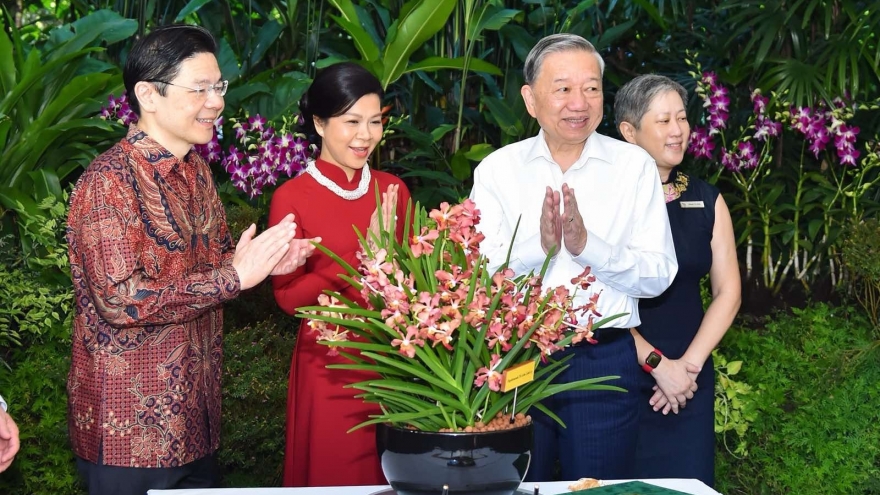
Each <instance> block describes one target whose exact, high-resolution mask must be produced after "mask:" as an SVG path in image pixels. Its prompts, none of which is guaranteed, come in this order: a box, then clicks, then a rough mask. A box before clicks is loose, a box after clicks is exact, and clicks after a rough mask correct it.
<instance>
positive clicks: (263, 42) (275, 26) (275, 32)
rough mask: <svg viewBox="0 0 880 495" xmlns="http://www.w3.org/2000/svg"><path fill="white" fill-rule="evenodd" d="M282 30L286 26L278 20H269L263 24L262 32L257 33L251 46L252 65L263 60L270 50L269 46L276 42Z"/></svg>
mask: <svg viewBox="0 0 880 495" xmlns="http://www.w3.org/2000/svg"><path fill="white" fill-rule="evenodd" d="M282 31H284V26H282V25H281V24H279V23H278V22H277V21H269V22H267V23H266V24H263V27H262V28H260V32H259V33H257V36H256V38H255V41H254V43H253V45H252V46H251V56H250V59H249V60H250V64H251V65H250V66H251V67H253V66H255V65H257V64H258V63H259V62H260V61H261V60H263V57H264V56H265V55H266V51H267V50H269V47H270V46H272V44H273V43H275V41H276V40H277V39H278V37H279V36H280V35H281V32H282Z"/></svg>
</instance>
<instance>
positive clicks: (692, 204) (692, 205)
mask: <svg viewBox="0 0 880 495" xmlns="http://www.w3.org/2000/svg"><path fill="white" fill-rule="evenodd" d="M681 207H682V208H704V207H705V206H704V205H703V202H702V201H682V202H681Z"/></svg>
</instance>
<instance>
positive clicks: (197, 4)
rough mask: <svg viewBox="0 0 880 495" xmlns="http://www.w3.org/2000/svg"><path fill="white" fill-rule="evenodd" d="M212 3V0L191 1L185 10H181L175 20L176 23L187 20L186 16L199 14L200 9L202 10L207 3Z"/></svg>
mask: <svg viewBox="0 0 880 495" xmlns="http://www.w3.org/2000/svg"><path fill="white" fill-rule="evenodd" d="M210 1H211V0H190V2H189V3H188V4H186V6H185V7H184V8H182V9H180V12H179V13H178V14H177V17H175V18H174V22H181V21H183V20H184V19H185V18H186V16H188V15H190V14H193V13H195V12H198V10H199V9H200V8H202V6H204V5H205V4H206V3H208V2H210Z"/></svg>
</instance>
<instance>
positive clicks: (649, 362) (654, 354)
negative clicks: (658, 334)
mask: <svg viewBox="0 0 880 495" xmlns="http://www.w3.org/2000/svg"><path fill="white" fill-rule="evenodd" d="M661 359H663V353H662V352H660V349H657V348H655V349H654V350H653V351H651V353H650V354H648V357H647V358H646V359H645V364H643V365H642V369H643V370H644V371H645V373H650V372H652V371H654V368H656V367H657V365H659V364H660V360H661Z"/></svg>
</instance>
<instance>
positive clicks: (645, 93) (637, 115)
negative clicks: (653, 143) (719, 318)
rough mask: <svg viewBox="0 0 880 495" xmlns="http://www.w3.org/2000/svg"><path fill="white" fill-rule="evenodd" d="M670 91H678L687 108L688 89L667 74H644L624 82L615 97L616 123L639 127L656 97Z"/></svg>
mask: <svg viewBox="0 0 880 495" xmlns="http://www.w3.org/2000/svg"><path fill="white" fill-rule="evenodd" d="M668 91H675V92H676V93H678V96H681V101H682V103H684V106H685V108H687V104H688V95H687V91H685V89H684V87H683V86H682V85H681V84H679V83H677V82H675V81H673V80H672V79H670V78H668V77H666V76H660V75H657V74H644V75H641V76H638V77H636V78H635V79H633V80H632V81H630V82H628V83H626V84H624V85H623V87H621V88H620V90H618V91H617V95H616V96H615V97H614V124H615V125H616V126H617V127H620V124H621V123H622V122H629V123H630V124H632V125H633V127H635V128H636V129H639V128H640V127H641V125H642V118H643V117H644V116H645V114H646V113H648V109H649V108H650V107H651V102H652V101H654V98H655V97H656V96H657V95H659V94H663V93H666V92H668Z"/></svg>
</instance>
